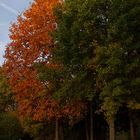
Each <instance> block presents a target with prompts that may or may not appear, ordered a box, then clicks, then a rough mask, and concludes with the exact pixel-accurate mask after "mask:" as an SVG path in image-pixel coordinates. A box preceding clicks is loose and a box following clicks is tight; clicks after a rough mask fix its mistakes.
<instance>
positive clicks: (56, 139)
mask: <svg viewBox="0 0 140 140" xmlns="http://www.w3.org/2000/svg"><path fill="white" fill-rule="evenodd" d="M58 125H59V124H58V119H56V120H55V140H59V136H58V135H59V133H58V131H59V126H58Z"/></svg>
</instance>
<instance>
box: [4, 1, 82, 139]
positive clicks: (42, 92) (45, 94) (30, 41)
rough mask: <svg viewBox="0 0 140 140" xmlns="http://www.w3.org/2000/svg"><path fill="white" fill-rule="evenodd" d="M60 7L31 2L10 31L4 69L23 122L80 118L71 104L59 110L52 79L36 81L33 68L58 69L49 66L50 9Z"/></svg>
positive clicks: (52, 22) (52, 26)
mask: <svg viewBox="0 0 140 140" xmlns="http://www.w3.org/2000/svg"><path fill="white" fill-rule="evenodd" d="M61 4H62V3H61V2H60V1H59V0H51V1H50V0H45V1H44V0H35V1H34V2H33V4H32V5H31V7H30V8H29V9H27V10H26V11H25V12H24V13H23V14H22V15H20V16H19V17H18V19H17V22H16V23H13V24H12V26H11V28H10V33H11V34H10V39H11V40H12V41H11V43H9V44H8V45H7V48H6V53H5V58H6V60H5V64H4V69H5V72H6V74H7V76H8V77H9V83H10V86H11V88H12V90H13V91H14V93H15V99H16V101H17V103H18V110H19V114H20V116H22V117H23V118H24V117H25V116H30V117H31V118H32V119H33V120H37V121H46V120H50V119H55V120H57V119H59V118H61V117H62V116H79V115H80V112H79V105H78V106H77V108H76V106H75V104H76V103H77V102H75V101H72V102H71V101H70V102H68V101H66V102H65V104H64V106H63V107H62V105H61V106H60V101H58V100H56V99H54V98H53V97H52V94H53V92H54V90H55V89H56V88H55V87H56V85H55V82H54V81H55V79H54V78H53V80H52V79H51V78H50V79H49V76H47V77H46V79H45V80H44V81H42V80H40V73H38V69H37V67H36V66H37V65H38V64H39V65H40V64H41V65H43V67H44V68H45V69H52V70H53V69H56V68H57V69H59V68H58V67H57V65H56V66H55V64H53V63H52V48H54V47H55V43H54V40H53V38H52V37H51V33H52V32H53V31H55V30H56V28H57V26H56V25H57V24H56V19H55V16H54V15H53V9H54V7H55V6H56V5H60V6H61ZM79 104H80V105H81V108H84V106H83V103H81V102H80V101H79ZM56 124H57V123H56ZM56 135H58V134H57V133H56ZM56 139H58V138H57V136H56Z"/></svg>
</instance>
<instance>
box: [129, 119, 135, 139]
mask: <svg viewBox="0 0 140 140" xmlns="http://www.w3.org/2000/svg"><path fill="white" fill-rule="evenodd" d="M130 137H131V140H136V136H135V129H134V123H133V121H132V119H130Z"/></svg>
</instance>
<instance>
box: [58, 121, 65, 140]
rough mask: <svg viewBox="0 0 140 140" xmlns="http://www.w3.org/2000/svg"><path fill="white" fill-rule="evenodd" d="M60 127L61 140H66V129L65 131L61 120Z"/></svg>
mask: <svg viewBox="0 0 140 140" xmlns="http://www.w3.org/2000/svg"><path fill="white" fill-rule="evenodd" d="M59 129H60V131H59V132H60V137H59V138H60V140H64V131H63V124H62V122H61V123H60V122H59Z"/></svg>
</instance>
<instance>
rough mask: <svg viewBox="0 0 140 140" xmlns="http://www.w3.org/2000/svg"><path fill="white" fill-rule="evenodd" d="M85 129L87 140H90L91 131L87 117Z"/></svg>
mask: <svg viewBox="0 0 140 140" xmlns="http://www.w3.org/2000/svg"><path fill="white" fill-rule="evenodd" d="M85 129H86V140H89V129H88V120H87V116H86V118H85Z"/></svg>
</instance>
